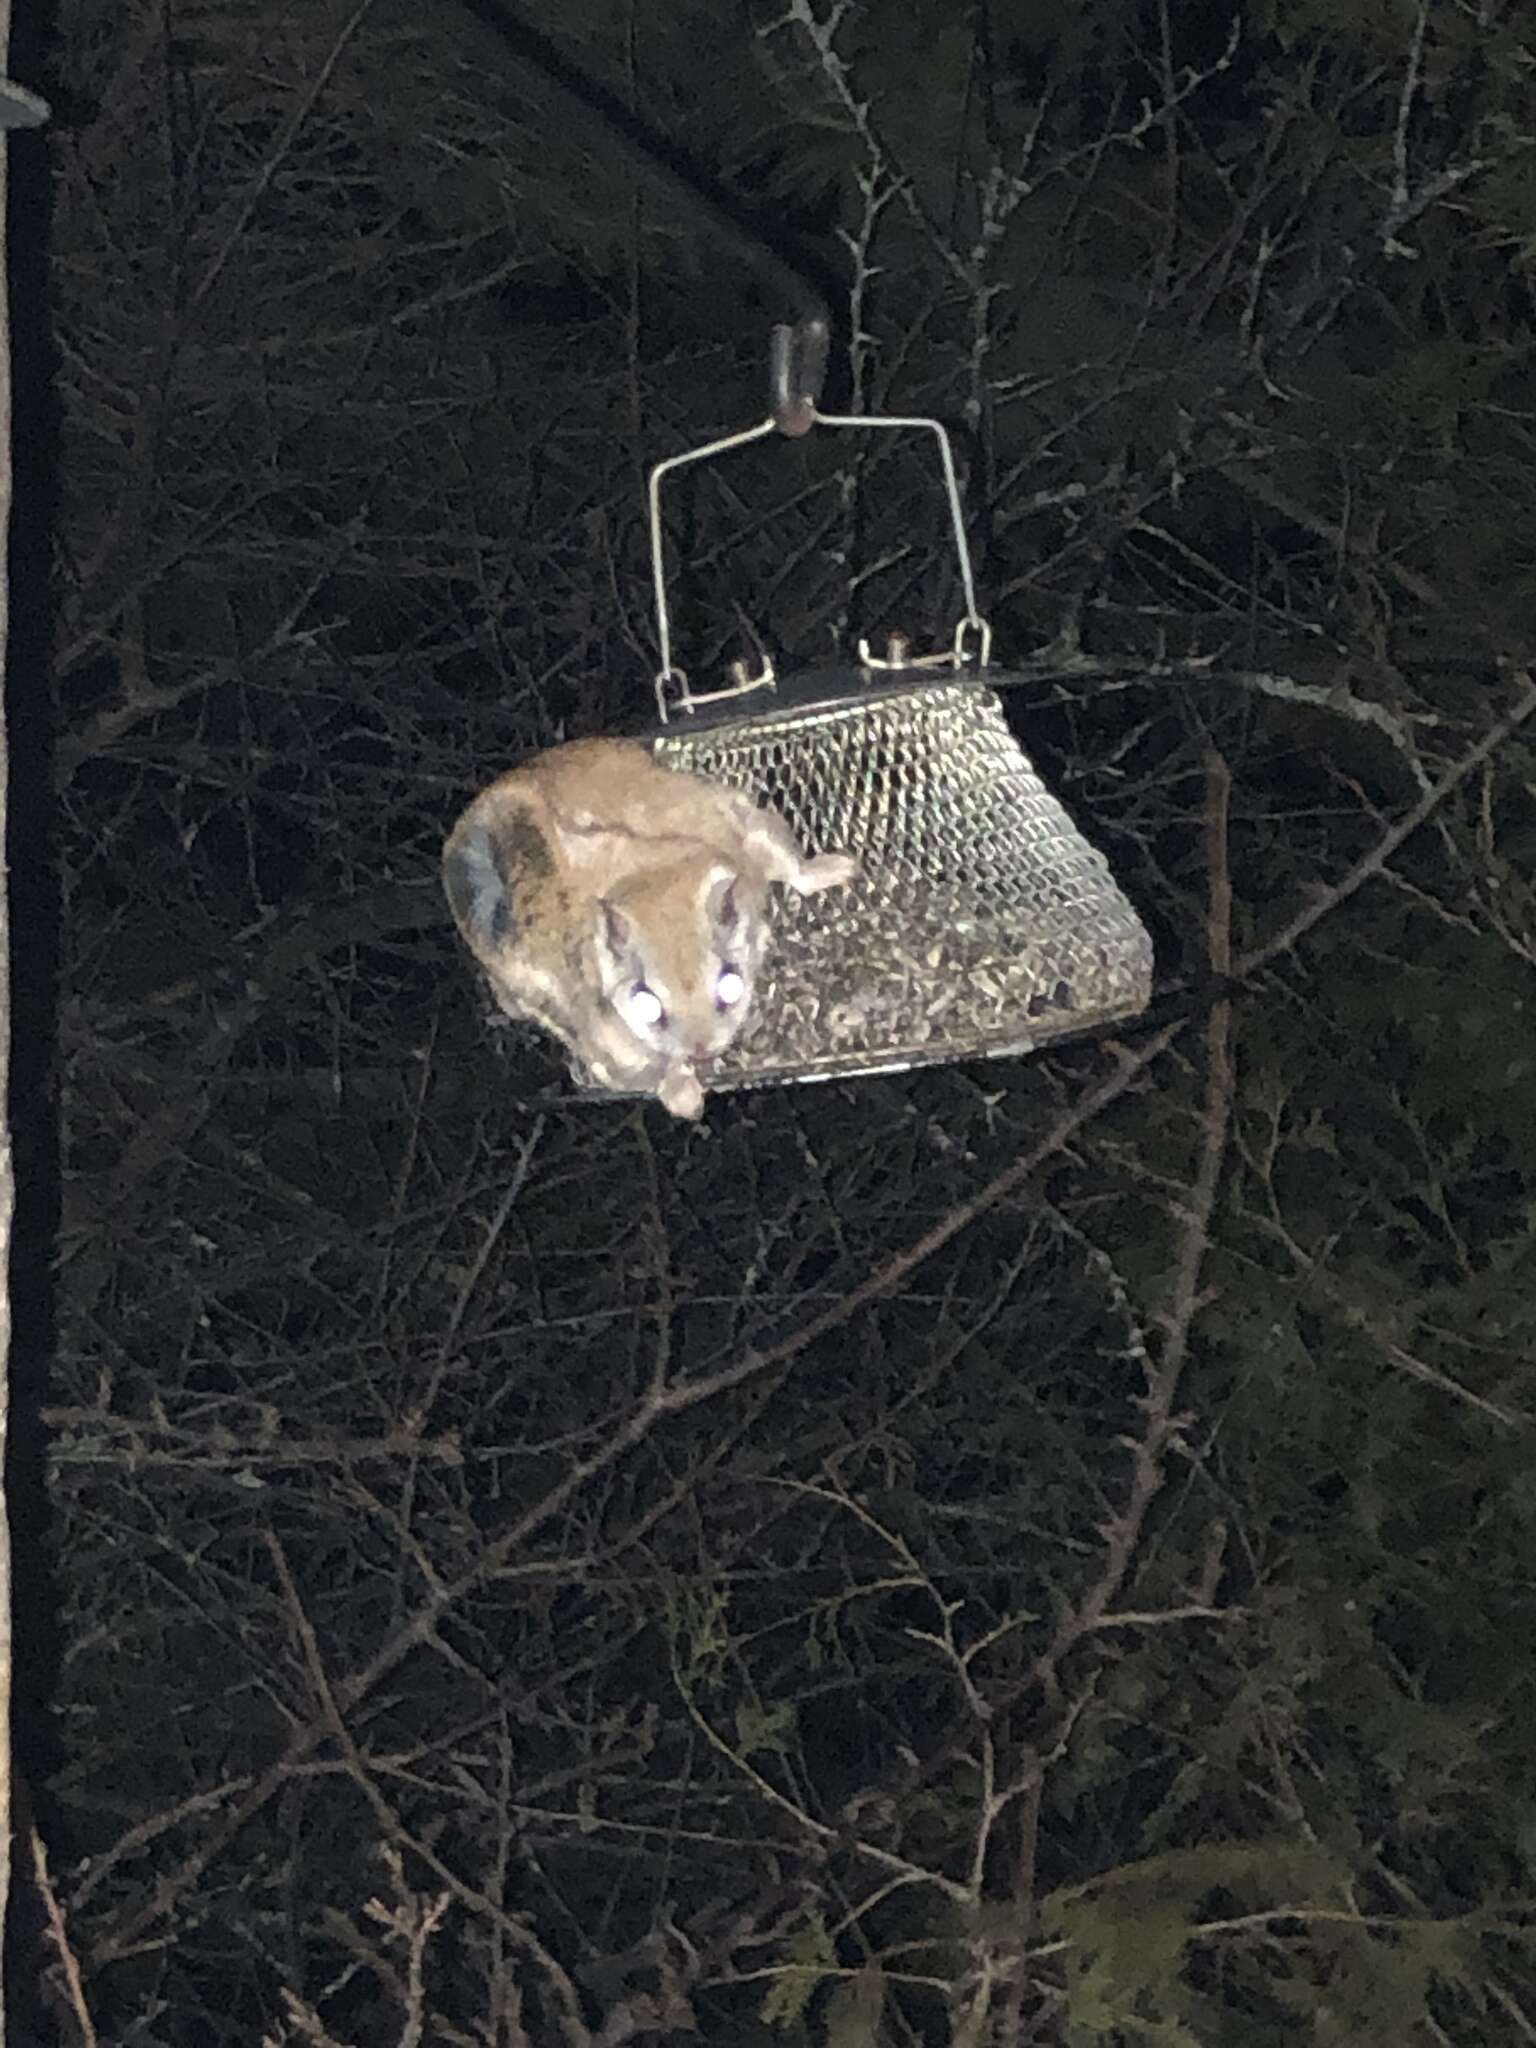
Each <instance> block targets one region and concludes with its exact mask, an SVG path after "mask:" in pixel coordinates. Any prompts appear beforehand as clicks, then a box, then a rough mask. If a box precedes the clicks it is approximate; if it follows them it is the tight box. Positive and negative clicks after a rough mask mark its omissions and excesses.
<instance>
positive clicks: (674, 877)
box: [443, 739, 858, 1118]
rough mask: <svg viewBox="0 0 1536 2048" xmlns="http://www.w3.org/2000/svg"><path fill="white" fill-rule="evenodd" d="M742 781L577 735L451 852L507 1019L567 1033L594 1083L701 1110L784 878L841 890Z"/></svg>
mask: <svg viewBox="0 0 1536 2048" xmlns="http://www.w3.org/2000/svg"><path fill="white" fill-rule="evenodd" d="M857 872H858V864H857V862H855V861H854V860H853V859H852V858H851V857H850V856H849V855H848V854H845V853H822V854H817V855H815V856H814V857H811V858H807V856H806V855H805V854H804V853H803V852H802V851H801V849H800V847H799V845H798V844H797V842H796V840H795V836H794V834H793V832H791V830H790V828H789V826H788V825H786V824H785V822H784V820H783V819H782V818H781V817H779V816H778V815H777V814H776V813H775V812H773V811H770V810H765V809H764V808H763V807H762V806H761V805H759V804H756V803H754V802H753V801H752V799H751V798H750V797H749V796H746V795H744V794H743V793H742V792H741V791H739V790H732V789H727V788H725V787H723V786H722V785H721V784H719V783H714V782H709V781H707V780H705V778H704V777H702V776H698V775H690V774H687V773H685V772H683V771H682V770H679V769H674V768H663V767H662V766H661V765H660V764H659V763H658V762H657V761H655V760H654V759H653V758H652V756H651V753H650V750H649V749H648V748H646V747H644V746H642V745H640V744H639V743H638V742H635V741H632V740H601V739H599V740H573V741H571V742H570V743H569V744H567V745H565V746H558V747H551V748H550V749H549V750H548V751H547V752H546V753H542V754H536V755H535V756H534V757H533V758H532V759H531V760H529V761H526V762H524V763H523V764H522V765H521V766H520V767H517V768H513V769H512V770H510V771H509V772H508V773H507V774H505V775H503V776H501V777H500V778H499V779H498V780H497V781H495V782H493V783H491V785H490V786H489V788H487V789H484V790H482V791H481V793H480V795H479V796H477V797H476V798H475V800H474V802H473V803H472V804H470V806H469V807H468V809H467V810H466V811H465V812H464V813H463V815H462V816H461V817H460V818H459V821H458V823H457V824H456V825H455V826H454V828H453V830H452V831H451V832H450V833H449V835H448V839H447V842H446V844H445V845H444V848H443V887H444V890H445V891H446V893H447V897H448V904H449V908H450V909H451V910H452V912H453V917H454V922H455V923H456V924H457V925H458V928H459V931H460V933H461V935H462V936H463V939H464V942H465V944H466V945H467V946H468V948H469V950H470V952H471V953H472V954H473V955H474V957H475V958H476V960H477V961H478V962H479V963H480V965H481V967H482V968H483V969H484V970H485V974H486V977H487V979H488V980H489V982H490V986H491V990H492V993H493V994H494V996H495V998H496V1001H497V1002H498V1003H499V1004H500V1006H501V1008H502V1009H503V1010H504V1011H505V1012H506V1013H507V1015H508V1016H510V1017H521V1018H526V1019H528V1020H530V1021H531V1022H532V1023H535V1024H538V1025H540V1026H541V1027H542V1028H543V1029H544V1030H545V1031H548V1032H550V1033H551V1034H552V1035H553V1036H554V1037H555V1038H557V1039H559V1041H560V1042H561V1044H563V1045H564V1046H565V1047H566V1048H567V1049H568V1050H569V1051H570V1052H571V1053H573V1054H574V1055H575V1057H576V1060H577V1061H578V1063H579V1064H580V1066H581V1068H582V1069H583V1070H584V1072H585V1074H586V1076H587V1077H588V1078H589V1079H590V1080H591V1081H592V1082H594V1083H596V1085H597V1086H599V1087H602V1088H616V1089H630V1090H634V1091H636V1092H639V1093H644V1094H650V1095H655V1096H656V1097H657V1098H658V1100H659V1101H660V1102H661V1104H662V1105H663V1107H664V1108H666V1109H668V1110H670V1111H671V1113H672V1115H673V1116H679V1117H690V1118H691V1117H698V1116H699V1115H701V1114H702V1112H703V1108H704V1091H703V1089H702V1087H701V1086H700V1084H699V1079H698V1073H697V1068H698V1066H699V1065H700V1064H701V1063H702V1062H704V1061H707V1060H712V1059H716V1058H718V1057H719V1055H720V1054H721V1053H723V1052H724V1051H725V1050H726V1049H727V1047H728V1046H730V1045H732V1044H733V1043H734V1042H735V1041H736V1039H737V1038H739V1037H740V1035H741V1032H742V1029H743V1027H744V1026H745V1024H746V1021H747V1018H748V1017H749V1015H750V1014H751V1009H752V999H753V996H754V993H755V986H756V978H757V971H758V967H759V965H760V964H761V961H762V957H763V950H764V947H765V944H766V942H767V937H768V923H767V909H768V891H769V888H770V886H771V885H772V884H773V883H775V882H780V883H784V884H786V885H787V886H788V887H789V888H791V889H793V890H795V891H796V893H797V894H799V895H801V896H810V895H814V894H816V893H817V892H818V891H819V890H822V889H837V888H842V887H844V886H845V885H846V884H847V883H848V882H850V881H851V880H852V879H853V877H854V875H855V874H856V873H857Z"/></svg>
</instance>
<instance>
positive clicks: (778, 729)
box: [585, 328, 1152, 1094]
mask: <svg viewBox="0 0 1536 2048" xmlns="http://www.w3.org/2000/svg"><path fill="white" fill-rule="evenodd" d="M825 347H826V336H825V330H824V329H821V330H820V331H819V332H818V331H816V330H815V329H814V328H813V329H811V330H809V332H808V331H807V330H806V329H804V328H802V329H801V330H799V331H798V332H796V331H794V330H790V329H783V328H781V329H779V330H777V331H776V333H775V352H774V403H773V411H772V413H771V415H770V417H769V418H768V419H766V420H765V421H763V422H762V423H761V424H760V425H758V426H755V427H751V428H749V429H747V430H746V431H745V432H742V433H738V434H732V435H728V436H727V437H725V438H724V439H722V440H716V441H712V442H709V443H707V444H705V445H704V446H702V447H698V448H694V449H690V450H688V451H687V452H686V453H684V454H681V455H674V456H671V457H669V458H668V459H667V460H666V461H664V462H661V463H658V464H657V465H656V467H655V468H654V469H653V470H652V471H651V475H650V490H649V509H650V534H651V554H652V566H653V573H654V579H655V592H656V618H657V632H658V640H659V644H660V653H661V668H660V671H659V673H658V674H657V677H656V701H657V708H658V711H659V714H660V723H659V724H658V725H657V726H656V727H655V728H654V729H653V730H652V731H651V732H650V733H649V734H647V735H645V737H646V738H647V739H648V741H649V743H650V745H651V747H652V749H653V751H654V754H655V757H656V759H657V760H658V761H660V762H662V763H663V764H664V765H665V766H667V767H670V768H680V769H686V770H687V771H689V772H690V773H692V774H696V775H702V776H706V777H708V778H709V779H710V780H711V781H715V782H720V783H724V784H727V785H729V786H730V787H732V788H735V789H741V790H744V791H747V792H748V793H750V795H751V796H752V797H753V798H755V799H756V800H757V801H758V802H761V803H763V804H766V805H768V806H770V807H771V808H772V809H774V810H776V811H778V812H779V813H780V815H781V816H782V817H783V818H784V819H785V820H786V821H787V822H788V824H789V825H790V826H791V827H792V828H793V830H794V832H795V835H796V837H797V838H798V840H799V841H800V844H801V845H802V846H803V847H804V848H805V849H806V851H807V852H811V853H820V852H825V851H833V850H835V851H840V852H846V853H851V854H852V855H853V856H854V857H855V859H856V860H857V861H858V863H859V869H860V873H859V877H858V879H857V880H856V881H855V882H854V883H853V884H852V885H851V886H850V887H848V888H846V889H838V890H835V891H830V892H828V893H826V894H824V895H817V896H811V897H805V898H799V897H795V896H793V895H791V894H790V892H788V891H777V892H775V894H776V901H775V904H774V912H773V924H772V939H771V941H770V949H769V953H768V956H767V958H766V959H765V961H764V963H763V967H762V969H761V970H760V973H759V977H758V988H757V996H756V1000H755V1002H754V1005H753V1010H752V1014H751V1016H750V1018H749V1020H748V1023H747V1027H746V1029H745V1031H744V1032H743V1035H742V1037H741V1038H740V1039H739V1040H738V1041H737V1043H736V1044H735V1045H734V1046H732V1047H731V1048H730V1050H729V1051H728V1052H726V1053H725V1054H724V1055H722V1056H721V1057H720V1058H719V1059H718V1060H717V1061H715V1062H714V1063H712V1064H711V1065H709V1066H706V1067H702V1068H701V1069H700V1071H699V1080H700V1082H701V1084H702V1085H703V1087H704V1088H705V1089H706V1090H709V1091H715V1090H721V1089H735V1088H753V1087H767V1086H782V1085H786V1084H789V1083H792V1082H806V1081H830V1080H843V1079H847V1078H849V1077H851V1076H854V1075H860V1074H872V1073H899V1072H902V1071H904V1070H906V1069H909V1068H913V1067H918V1066H925V1065H935V1064H939V1063H945V1062H958V1061H972V1060H982V1059H1000V1058H1010V1057H1017V1056H1019V1055H1020V1054H1024V1053H1028V1052H1032V1051H1033V1050H1034V1049H1035V1048H1036V1047H1037V1046H1041V1045H1046V1044H1049V1043H1051V1042H1052V1041H1053V1040H1057V1039H1061V1038H1063V1037H1067V1036H1069V1035H1074V1034H1078V1033H1082V1032H1085V1031H1091V1030H1094V1029H1098V1028H1101V1027H1102V1026H1104V1025H1106V1024H1111V1023H1114V1022H1116V1021H1118V1020H1122V1019H1124V1018H1128V1017H1133V1016H1135V1015H1136V1014H1137V1013H1138V1012H1139V1011H1141V1010H1142V1009H1144V1008H1145V1007H1146V1004H1147V1002H1148V999H1149V997H1150V995H1151V985H1152V944H1151V940H1150V938H1149V937H1148V935H1147V932H1146V929H1145V927H1144V926H1143V925H1142V923H1141V920H1140V919H1139V918H1138V917H1137V915H1136V913H1135V911H1134V910H1133V909H1132V907H1131V905H1130V903H1129V902H1128V900H1127V899H1126V897H1125V895H1124V894H1123V893H1122V891H1121V890H1120V888H1119V887H1118V885H1117V884H1116V882H1115V879H1114V877H1113V875H1112V874H1111V873H1110V870H1109V864H1108V862H1107V861H1106V860H1105V858H1104V856H1103V855H1102V854H1101V853H1099V852H1098V851H1097V850H1096V849H1095V848H1094V847H1093V846H1091V845H1090V844H1089V842H1088V841H1087V840H1086V839H1085V838H1084V837H1083V835H1082V833H1081V832H1080V831H1079V830H1078V829H1077V827H1076V825H1075V824H1074V823H1073V822H1072V819H1071V818H1070V817H1069V816H1068V815H1067V812H1066V811H1065V809H1064V808H1063V807H1062V805H1061V804H1060V803H1059V802H1058V801H1057V800H1056V798H1055V797H1054V796H1052V794H1051V792H1050V791H1049V790H1048V789H1047V788H1046V787H1045V785H1044V783H1043V782H1042V781H1041V780H1040V778H1039V776H1038V775H1037V774H1036V773H1035V770H1034V768H1033V767H1032V766H1031V764H1030V762H1029V760H1028V758H1027V757H1026V756H1025V754H1024V752H1023V751H1022V749H1021V748H1020V746H1019V744H1018V741H1017V740H1016V739H1015V738H1014V736H1013V734H1012V733H1011V732H1010V730H1009V728H1008V724H1007V720H1006V719H1005V717H1004V715H1003V706H1002V700H1001V697H1000V695H999V690H1000V689H1001V688H1003V687H1005V686H1006V685H1007V684H1008V683H1009V682H1010V681H1011V680H1013V679H1012V678H1011V677H1010V676H1009V675H1008V674H1007V673H1006V671H994V670H993V669H992V668H991V667H990V665H989V656H990V643H991V632H990V629H989V627H988V625H987V623H986V621H985V620H984V619H983V618H982V617H981V615H980V613H979V612H978V610H977V607H976V596H975V589H974V585H973V581H972V575H971V561H970V550H969V547H968V545H967V541H966V535H965V527H964V521H963V517H962V514H961V510H960V495H959V489H958V486H957V483H956V479H955V468H954V459H953V455H952V452H951V449H950V444H949V437H948V435H947V434H946V433H945V431H944V428H943V427H942V426H941V425H940V423H939V422H938V421H937V420H932V419H921V418H895V417H887V416H880V415H874V416H865V415H858V416H854V417H847V416H838V415H833V414H824V413H822V412H820V411H819V410H818V409H817V406H816V404H815V393H816V392H817V391H818V390H819V388H820V375H819V372H820V366H821V362H822V361H823V360H824V356H825ZM813 426H817V427H826V428H833V429H837V430H840V431H841V430H847V431H856V432H883V433H893V432H921V433H926V434H930V435H932V436H933V438H934V440H935V442H936V443H937V448H938V454H939V459H940V462H941V465H942V470H943V477H944V486H945V490H946V493H947V496H948V501H949V511H950V521H951V526H952V530H953V536H954V544H955V549H956V553H957V556H958V560H959V569H960V578H961V583H962V587H963V590H964V596H965V604H966V611H965V616H964V617H963V618H962V619H961V620H960V621H959V623H958V625H957V626H956V627H955V629H954V632H953V636H952V639H951V641H950V643H949V645H948V646H947V647H945V648H943V649H942V651H940V652H939V653H937V654H927V655H921V656H915V655H914V654H913V652H912V651H911V649H910V647H909V646H908V645H907V644H906V643H905V642H904V641H903V640H901V639H899V638H896V637H893V638H892V639H891V641H890V642H889V643H888V644H887V645H886V646H885V647H884V648H883V649H882V650H880V651H879V652H878V653H877V652H875V651H873V650H871V648H870V647H869V645H868V643H867V642H862V641H861V642H860V645H859V650H858V652H859V660H858V664H857V665H856V666H854V665H849V666H847V667H843V668H832V669H825V668H820V669H814V670H811V671H808V672H806V673H803V674H801V675H798V676H787V677H783V678H781V677H779V676H778V674H777V673H776V672H775V669H774V666H773V664H772V662H771V661H764V662H763V664H762V666H761V668H760V670H759V672H758V673H756V674H753V675H748V674H747V673H746V672H745V669H744V666H743V665H741V664H738V665H737V668H736V669H735V671H733V674H732V678H731V680H730V681H729V682H728V683H727V684H726V685H725V686H724V687H722V688H720V689H717V690H714V691H712V692H707V693H704V694H698V693H695V692H694V691H693V690H692V689H691V687H690V685H689V680H688V676H687V674H686V672H685V671H684V670H682V669H680V668H678V667H676V666H674V664H673V661H672V635H671V619H670V610H669V606H668V597H667V577H666V567H665V561H664V552H663V539H662V519H661V490H662V485H663V484H664V482H665V481H666V479H667V478H668V477H669V476H670V475H672V474H673V472H675V471H676V470H679V469H681V468H683V467H685V466H686V465H689V464H693V463H698V462H705V461H710V460H713V459H715V458H718V457H721V456H724V455H727V454H728V453H729V452H730V451H731V450H733V449H736V448H739V447H744V446H746V445H747V444H748V443H750V442H753V441H756V440H759V439H761V438H763V437H764V436H766V435H769V434H772V433H776V432H777V433H786V434H790V435H799V434H801V433H804V432H806V431H808V430H809V429H810V428H811V427H813ZM585 1092H587V1093H589V1094H599V1093H603V1092H605V1091H601V1090H597V1089H593V1088H590V1087H589V1088H588V1089H586V1091H585Z"/></svg>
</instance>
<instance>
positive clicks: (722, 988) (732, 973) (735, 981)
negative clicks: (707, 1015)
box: [715, 967, 747, 1010]
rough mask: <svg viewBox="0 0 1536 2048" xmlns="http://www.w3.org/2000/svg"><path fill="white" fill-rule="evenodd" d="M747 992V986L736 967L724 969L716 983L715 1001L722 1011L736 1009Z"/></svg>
mask: <svg viewBox="0 0 1536 2048" xmlns="http://www.w3.org/2000/svg"><path fill="white" fill-rule="evenodd" d="M746 992H747V984H746V983H745V982H744V981H743V980H742V978H741V976H740V975H739V974H738V973H737V972H736V970H735V968H734V967H722V968H721V970H720V973H719V976H718V978H717V979H716V982H715V1001H716V1002H717V1003H718V1004H719V1005H720V1007H721V1009H722V1010H730V1009H734V1008H735V1006H736V1004H737V1003H739V1002H740V1001H741V999H742V997H743V996H744V995H745V994H746Z"/></svg>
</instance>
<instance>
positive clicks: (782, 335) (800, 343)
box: [768, 315, 832, 441]
mask: <svg viewBox="0 0 1536 2048" xmlns="http://www.w3.org/2000/svg"><path fill="white" fill-rule="evenodd" d="M831 340H832V330H831V326H830V324H829V322H828V321H827V319H826V317H825V315H812V316H811V317H809V318H807V319H804V320H801V321H799V322H798V323H797V324H796V325H795V326H793V327H790V326H780V327H775V328H774V330H773V334H772V337H771V339H770V341H769V344H768V410H769V411H770V412H771V413H772V415H773V423H774V425H775V426H776V427H777V428H778V430H779V432H780V433H781V434H784V435H786V436H787V437H788V438H789V439H790V440H791V441H798V440H799V439H800V437H801V435H802V434H808V433H809V432H810V431H811V428H812V427H813V426H814V425H815V424H816V407H817V405H818V404H819V403H820V400H821V387H822V385H823V383H824V382H825V381H826V375H827V352H828V349H829V347H830V346H831Z"/></svg>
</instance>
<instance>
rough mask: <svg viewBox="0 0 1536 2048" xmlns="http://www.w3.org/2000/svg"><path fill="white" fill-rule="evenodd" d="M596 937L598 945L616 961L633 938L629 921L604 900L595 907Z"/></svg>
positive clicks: (620, 911)
mask: <svg viewBox="0 0 1536 2048" xmlns="http://www.w3.org/2000/svg"><path fill="white" fill-rule="evenodd" d="M597 937H598V942H599V944H600V945H602V946H603V947H605V948H606V949H607V951H608V953H609V954H610V956H611V957H612V958H613V959H614V960H618V959H619V958H620V957H621V956H622V955H623V954H624V953H625V952H626V951H627V950H628V947H629V944H630V940H631V938H632V937H633V933H632V932H631V930H630V923H629V919H628V918H627V917H626V916H625V915H624V913H623V911H622V910H616V909H615V908H614V906H613V905H612V904H611V903H609V902H607V901H606V900H603V901H600V902H599V903H598V906H597Z"/></svg>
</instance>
